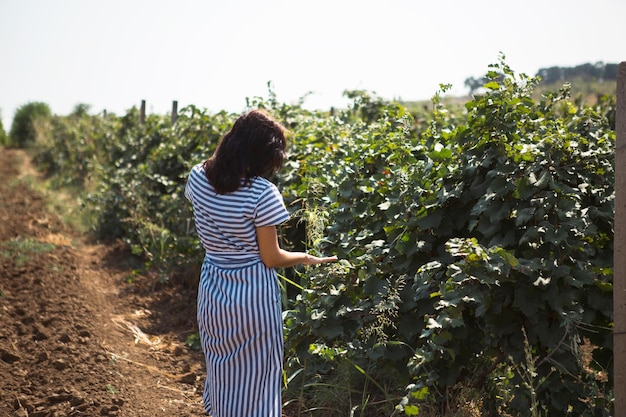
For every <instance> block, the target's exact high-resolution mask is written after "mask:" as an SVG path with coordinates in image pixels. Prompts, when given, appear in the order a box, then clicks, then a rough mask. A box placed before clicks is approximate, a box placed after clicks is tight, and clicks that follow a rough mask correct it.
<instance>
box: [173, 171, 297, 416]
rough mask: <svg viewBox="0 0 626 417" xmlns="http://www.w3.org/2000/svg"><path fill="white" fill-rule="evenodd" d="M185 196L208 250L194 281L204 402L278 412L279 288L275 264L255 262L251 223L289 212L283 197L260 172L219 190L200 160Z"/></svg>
mask: <svg viewBox="0 0 626 417" xmlns="http://www.w3.org/2000/svg"><path fill="white" fill-rule="evenodd" d="M185 196H186V197H187V198H188V199H189V200H190V201H191V203H192V205H193V210H194V219H195V225H196V231H197V232H198V235H199V237H200V241H201V242H202V245H203V246H204V249H205V250H206V255H205V258H204V262H203V264H202V272H201V276H200V284H199V287H198V328H199V333H200V339H201V342H202V349H203V351H204V355H205V358H206V372H207V375H206V382H205V386H204V393H203V400H204V407H205V409H206V411H207V412H208V413H209V414H210V415H211V416H212V417H280V416H281V395H280V388H281V387H280V381H281V375H282V363H283V326H282V318H281V304H280V290H279V287H278V280H277V276H276V271H275V270H274V269H273V268H268V267H266V266H265V265H264V264H263V262H261V258H260V255H259V248H258V244H257V240H256V230H255V228H256V227H258V226H270V225H278V224H280V223H282V222H284V221H285V220H287V219H288V218H289V214H288V212H287V210H286V209H285V206H284V203H283V200H282V197H281V195H280V193H279V192H278V190H277V188H276V186H275V185H274V184H272V183H271V182H269V181H267V180H266V179H264V178H260V177H256V178H254V179H253V180H252V184H251V186H245V187H241V188H239V190H237V191H235V192H233V193H228V194H217V193H216V192H215V189H214V188H213V187H212V186H211V184H210V183H209V182H208V181H207V179H206V177H205V174H204V169H203V168H202V164H198V165H196V166H195V167H193V169H192V170H191V172H190V173H189V178H188V180H187V186H186V188H185Z"/></svg>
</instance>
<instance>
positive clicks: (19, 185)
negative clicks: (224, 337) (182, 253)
mask: <svg viewBox="0 0 626 417" xmlns="http://www.w3.org/2000/svg"><path fill="white" fill-rule="evenodd" d="M28 160H29V159H28V157H27V156H26V154H25V153H24V152H21V151H18V150H8V149H3V148H0V178H1V179H2V181H0V416H20V417H25V416H30V417H63V416H127V417H146V416H177V417H185V416H202V415H205V413H204V411H203V409H202V403H201V392H202V384H203V382H204V364H203V358H202V355H201V353H199V352H195V351H193V350H191V349H189V348H188V347H186V346H185V345H184V341H185V338H186V337H187V336H188V335H189V334H191V333H193V332H195V331H196V327H195V288H192V287H193V285H190V284H188V285H186V286H185V285H182V284H181V285H177V284H171V285H167V286H160V287H157V288H156V289H154V278H150V277H142V276H135V280H134V281H133V282H132V283H128V282H127V277H128V276H129V275H130V274H131V265H130V264H129V263H128V259H129V257H128V254H127V252H125V250H124V247H123V245H119V244H118V245H115V244H113V245H105V244H93V243H90V242H88V241H87V240H86V239H85V238H84V237H82V236H78V235H75V234H73V233H72V232H71V231H70V230H68V229H67V228H66V227H65V226H64V225H63V224H62V222H61V221H60V220H59V217H58V216H57V215H55V214H54V213H53V212H51V210H50V209H49V208H48V204H47V202H46V198H45V196H42V195H41V194H40V193H38V192H36V191H33V189H32V188H31V187H29V186H28V185H27V183H26V182H25V181H23V180H20V178H21V177H23V176H24V175H25V173H26V174H27V173H28V172H29V171H31V172H33V171H32V170H31V169H30V168H29V164H28ZM29 176H30V177H31V178H32V175H29ZM37 180H38V179H37V178H36V177H35V179H34V181H37ZM192 281H193V280H192Z"/></svg>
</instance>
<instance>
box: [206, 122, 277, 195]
mask: <svg viewBox="0 0 626 417" xmlns="http://www.w3.org/2000/svg"><path fill="white" fill-rule="evenodd" d="M288 136H289V131H288V130H287V129H286V128H285V127H284V126H282V125H281V124H280V123H278V122H277V121H276V120H274V118H272V116H270V114H269V113H267V112H266V111H265V110H251V111H249V112H247V113H244V114H242V115H241V116H240V117H239V118H238V119H237V120H236V121H235V123H234V124H233V127H232V128H231V129H230V131H229V132H228V133H226V134H225V135H224V136H223V137H222V139H221V140H220V143H219V144H218V145H217V149H216V150H215V153H214V154H213V156H211V158H209V159H207V160H206V161H204V165H203V166H204V171H205V174H206V177H207V179H208V180H209V182H210V183H211V185H213V187H214V188H215V191H217V192H218V193H219V194H226V193H230V192H233V191H236V190H237V189H239V187H240V186H241V180H242V179H243V180H244V185H249V184H250V183H251V180H252V178H254V177H262V176H268V175H271V174H273V173H275V172H277V171H278V170H279V169H280V168H281V167H282V165H283V160H284V158H285V149H286V147H287V137H288Z"/></svg>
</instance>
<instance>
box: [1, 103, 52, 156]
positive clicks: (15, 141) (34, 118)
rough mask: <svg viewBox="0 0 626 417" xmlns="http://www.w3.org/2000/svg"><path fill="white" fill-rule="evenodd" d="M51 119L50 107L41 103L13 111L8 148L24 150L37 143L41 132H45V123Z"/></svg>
mask: <svg viewBox="0 0 626 417" xmlns="http://www.w3.org/2000/svg"><path fill="white" fill-rule="evenodd" d="M51 117H52V112H51V110H50V106H48V105H47V104H46V103H42V102H30V103H27V104H24V105H23V106H20V107H19V108H18V109H17V110H16V111H15V116H14V117H13V122H12V123H11V130H10V131H9V137H8V142H7V143H6V144H7V145H8V146H12V147H16V148H26V147H28V146H30V145H32V144H34V143H35V142H37V139H38V136H39V135H40V134H41V130H42V129H43V130H44V131H45V130H47V123H48V121H49V120H50V118H51Z"/></svg>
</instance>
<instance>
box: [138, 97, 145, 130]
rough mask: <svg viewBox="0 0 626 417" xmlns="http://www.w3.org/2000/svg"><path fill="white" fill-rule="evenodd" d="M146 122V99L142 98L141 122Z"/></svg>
mask: <svg viewBox="0 0 626 417" xmlns="http://www.w3.org/2000/svg"><path fill="white" fill-rule="evenodd" d="M144 123H146V100H141V109H140V110H139V124H144Z"/></svg>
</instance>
